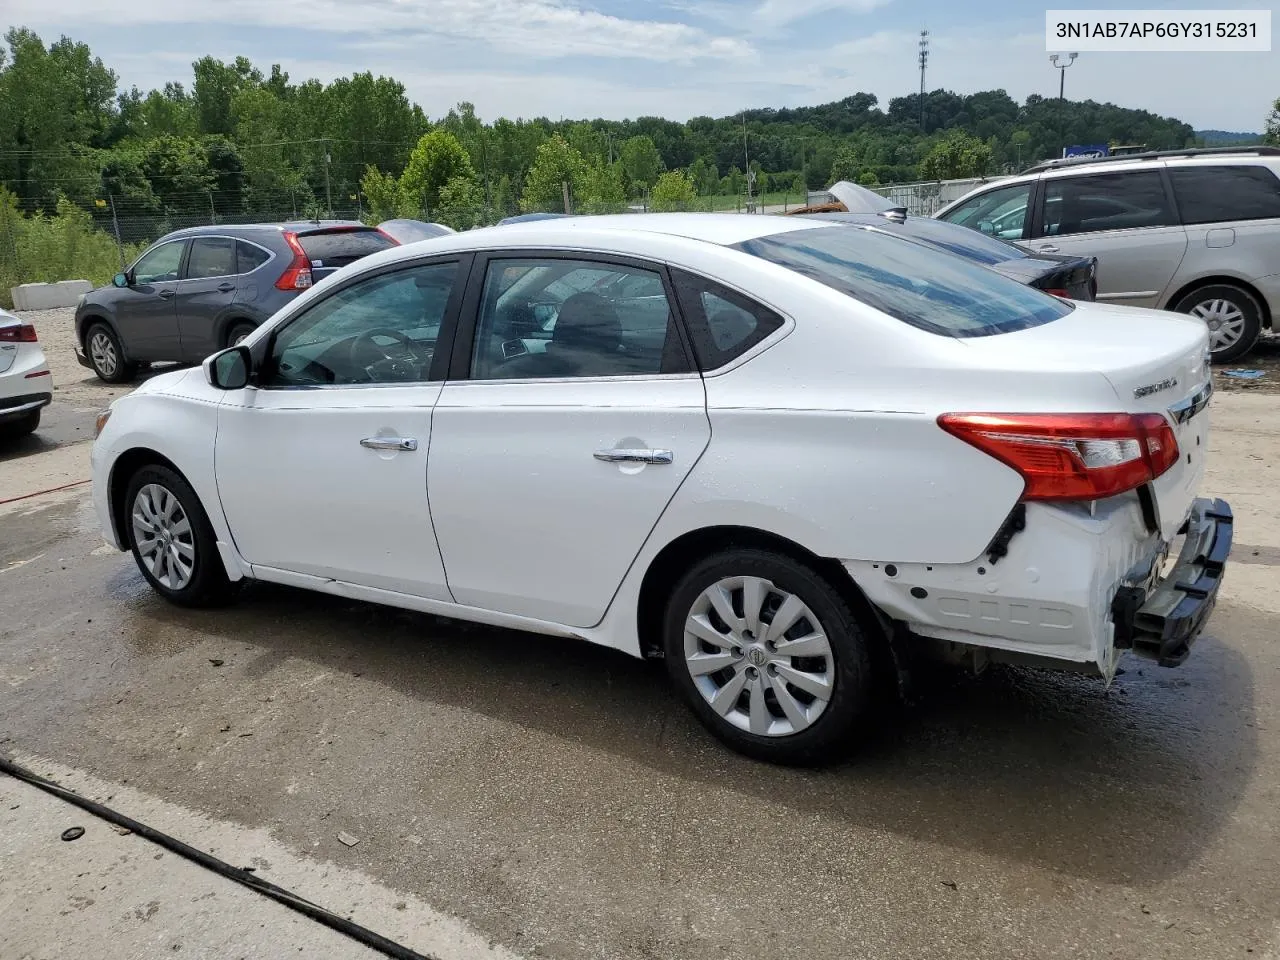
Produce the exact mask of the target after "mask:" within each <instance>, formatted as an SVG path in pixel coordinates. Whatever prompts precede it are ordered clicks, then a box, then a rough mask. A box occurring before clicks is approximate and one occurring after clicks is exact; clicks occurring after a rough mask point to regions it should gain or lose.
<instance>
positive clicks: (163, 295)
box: [156, 290, 173, 300]
mask: <svg viewBox="0 0 1280 960" xmlns="http://www.w3.org/2000/svg"><path fill="white" fill-rule="evenodd" d="M156 296H158V297H159V298H160V299H161V300H168V299H169V298H170V297H172V296H173V291H172V290H161V291H160V292H159V293H157V294H156Z"/></svg>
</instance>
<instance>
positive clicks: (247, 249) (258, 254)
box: [236, 240, 271, 273]
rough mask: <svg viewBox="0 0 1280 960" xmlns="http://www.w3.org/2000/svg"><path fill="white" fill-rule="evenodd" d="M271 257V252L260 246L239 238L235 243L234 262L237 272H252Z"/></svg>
mask: <svg viewBox="0 0 1280 960" xmlns="http://www.w3.org/2000/svg"><path fill="white" fill-rule="evenodd" d="M270 259H271V254H269V253H267V251H265V250H263V249H262V248H261V247H258V246H255V245H254V244H252V243H245V242H244V241H243V240H240V241H238V242H237V243H236V264H237V267H238V272H239V273H252V272H253V271H254V270H257V269H258V268H259V267H260V266H262V265H263V264H264V263H266V262H267V261H268V260H270Z"/></svg>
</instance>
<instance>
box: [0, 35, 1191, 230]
mask: <svg viewBox="0 0 1280 960" xmlns="http://www.w3.org/2000/svg"><path fill="white" fill-rule="evenodd" d="M5 39H6V42H7V47H8V49H7V51H6V50H0V186H3V188H5V189H6V190H7V191H8V192H10V193H11V194H12V195H13V197H12V201H13V204H14V205H15V206H16V207H17V208H18V209H19V210H21V211H23V212H24V213H27V214H30V213H34V212H36V211H46V212H52V211H54V210H55V209H56V208H57V205H58V203H59V201H60V200H62V201H65V202H69V203H71V204H74V205H76V206H78V207H80V208H82V209H85V210H87V211H89V212H91V213H93V214H94V215H95V217H97V218H98V219H99V221H100V222H101V220H102V218H105V217H108V216H109V215H110V214H111V213H112V212H114V213H115V214H116V215H117V216H121V217H127V218H140V219H144V220H145V219H148V218H149V219H150V220H153V221H155V222H156V223H166V224H167V223H172V222H178V221H180V220H181V219H182V218H184V217H186V218H199V219H202V220H203V221H204V222H207V221H208V220H209V219H211V218H213V219H218V218H222V219H226V220H232V219H239V220H245V219H254V218H268V219H280V218H283V217H287V216H307V217H311V216H321V215H325V214H328V213H338V214H340V215H343V216H355V215H360V216H364V217H366V218H368V219H373V220H377V219H382V218H385V217H388V216H395V215H400V216H414V217H421V218H426V219H438V220H443V221H445V222H450V223H451V224H452V225H454V226H457V227H468V226H472V225H474V224H477V223H480V222H484V221H486V220H489V219H492V218H494V217H496V216H502V215H507V214H510V213H514V212H517V211H522V210H524V211H532V210H560V209H563V208H564V205H565V200H566V196H565V195H566V193H567V194H568V200H569V203H570V204H571V206H572V207H573V208H574V209H575V210H576V211H579V212H596V211H607V210H616V209H622V208H625V207H626V206H627V205H628V204H631V203H635V202H637V201H640V200H643V201H644V202H646V203H647V204H649V205H650V207H651V208H655V209H689V208H691V207H693V206H695V205H696V203H697V202H698V199H699V198H714V197H717V196H719V197H736V196H742V195H743V194H744V193H746V192H747V191H748V190H750V191H751V192H753V193H755V194H760V193H767V192H774V191H784V190H785V191H787V192H789V193H790V194H791V196H792V197H793V198H799V197H800V196H801V195H802V194H803V192H804V191H805V190H806V189H820V188H822V187H825V186H827V185H829V184H830V183H831V182H832V181H834V180H839V179H848V180H855V181H858V182H861V183H865V184H870V185H876V184H887V183H900V182H907V181H912V180H918V179H946V178H952V177H964V176H982V175H990V174H998V173H1002V172H1012V171H1015V170H1017V169H1020V168H1021V167H1024V166H1027V165H1028V164H1030V163H1032V162H1034V161H1038V160H1041V159H1044V158H1046V157H1050V156H1057V155H1059V154H1060V153H1061V150H1062V147H1063V146H1064V145H1067V144H1073V143H1105V142H1110V143H1141V144H1145V145H1146V146H1148V147H1151V148H1153V149H1156V148H1168V147H1181V146H1187V145H1190V144H1192V143H1193V142H1194V134H1193V132H1192V129H1191V127H1190V126H1189V125H1187V124H1185V123H1182V122H1181V121H1178V120H1176V119H1172V118H1168V117H1160V116H1157V115H1155V114H1152V113H1149V112H1147V111H1143V110H1131V109H1126V108H1123V107H1119V106H1116V105H1114V104H1109V103H1105V104H1104V103H1096V102H1093V101H1083V102H1079V101H1065V100H1058V99H1051V98H1044V97H1040V96H1038V95H1033V96H1031V97H1028V98H1027V100H1026V101H1025V102H1024V103H1021V104H1020V103H1018V102H1016V101H1015V100H1013V99H1012V98H1011V97H1010V96H1009V95H1008V94H1007V93H1005V91H1003V90H990V91H984V92H980V93H974V94H970V95H961V94H956V93H952V92H950V91H947V90H934V91H932V92H930V93H927V94H925V95H924V97H923V101H922V98H921V96H920V95H919V94H910V95H907V96H903V97H894V98H892V99H890V100H889V103H888V105H887V107H883V108H882V107H881V105H880V103H879V101H878V99H877V98H876V97H875V96H874V95H872V94H869V93H853V94H852V95H850V96H848V97H845V98H843V99H841V100H838V101H835V102H832V103H826V104H820V105H817V106H811V107H795V108H782V109H772V108H761V109H755V110H747V111H745V112H743V113H740V114H736V115H734V116H728V117H718V118H717V117H694V118H693V119H691V120H688V121H686V122H676V121H672V120H666V119H663V118H661V117H639V118H637V119H634V120H619V121H614V120H603V119H596V120H559V121H553V120H549V119H547V118H545V117H538V118H532V119H524V118H517V119H514V120H513V119H508V118H505V117H499V118H497V119H495V120H492V121H491V122H485V121H483V120H482V119H481V118H480V117H478V116H477V115H476V112H475V109H474V107H473V106H472V105H471V104H469V103H460V104H458V105H457V106H456V107H455V108H453V109H451V110H450V111H449V112H448V113H447V115H446V116H444V117H443V118H438V119H432V118H430V117H428V116H427V115H426V114H425V112H424V111H423V110H422V108H421V107H420V106H418V105H417V104H415V103H413V102H412V101H411V100H410V99H409V97H408V96H407V94H406V92H405V88H404V86H403V84H401V83H400V82H399V81H397V80H395V79H393V78H391V77H385V76H375V75H374V74H373V73H371V72H367V71H366V72H363V73H354V74H352V75H351V76H349V77H342V78H339V79H337V80H334V81H332V82H330V83H322V82H320V81H318V80H314V79H311V80H305V81H302V82H296V81H294V80H292V79H291V78H290V77H289V75H288V73H286V72H284V71H283V70H282V69H281V68H280V67H279V66H278V65H272V66H271V67H270V68H269V69H268V70H265V71H264V70H262V69H260V68H259V67H258V66H255V65H254V64H253V63H252V62H251V61H249V60H248V59H246V58H244V57H237V58H236V59H235V60H234V61H231V62H222V61H220V60H218V59H216V58H214V57H203V58H201V59H199V60H197V61H196V62H195V63H194V64H192V77H191V78H190V80H189V82H178V81H173V82H170V83H166V84H165V85H164V87H163V88H162V89H158V90H150V91H147V92H143V91H140V90H138V89H137V88H131V89H128V90H122V89H120V88H119V84H118V78H117V76H116V74H115V72H114V71H112V70H111V69H110V68H109V67H107V66H106V65H105V64H104V63H103V62H102V60H101V59H100V58H98V57H95V56H93V54H92V52H91V50H90V48H89V47H88V45H86V44H84V43H79V42H74V41H72V40H70V39H68V38H66V37H63V38H61V39H59V40H58V41H56V42H54V43H51V44H48V45H46V44H45V43H44V42H43V40H42V39H41V38H40V37H39V36H37V35H36V34H35V33H33V32H32V31H30V30H27V29H25V28H13V29H11V30H10V31H9V32H8V33H7V35H6V37H5ZM55 105H56V106H55ZM566 187H567V189H566Z"/></svg>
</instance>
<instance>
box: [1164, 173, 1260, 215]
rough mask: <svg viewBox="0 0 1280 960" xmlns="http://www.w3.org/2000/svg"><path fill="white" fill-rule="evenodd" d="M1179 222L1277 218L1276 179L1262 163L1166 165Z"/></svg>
mask: <svg viewBox="0 0 1280 960" xmlns="http://www.w3.org/2000/svg"><path fill="white" fill-rule="evenodd" d="M1169 179H1170V180H1171V181H1172V182H1173V196H1174V198H1175V199H1176V200H1177V201H1178V213H1179V214H1180V215H1181V217H1182V222H1183V223H1218V222H1222V221H1227V220H1264V219H1269V218H1271V217H1280V178H1277V177H1276V175H1275V174H1274V173H1272V172H1271V171H1270V170H1268V169H1267V168H1266V167H1263V166H1256V165H1240V166H1234V167H1228V166H1213V167H1207V166H1195V167H1170V168H1169Z"/></svg>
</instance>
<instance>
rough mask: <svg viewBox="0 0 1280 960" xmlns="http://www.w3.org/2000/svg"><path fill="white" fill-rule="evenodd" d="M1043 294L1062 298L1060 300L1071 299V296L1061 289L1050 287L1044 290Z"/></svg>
mask: <svg viewBox="0 0 1280 960" xmlns="http://www.w3.org/2000/svg"><path fill="white" fill-rule="evenodd" d="M1045 293H1048V294H1052V295H1053V296H1055V297H1062V299H1064V300H1070V299H1071V294H1069V293H1067V291H1066V290H1063V289H1062V288H1061V287H1052V288H1050V289H1048V290H1045Z"/></svg>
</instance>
